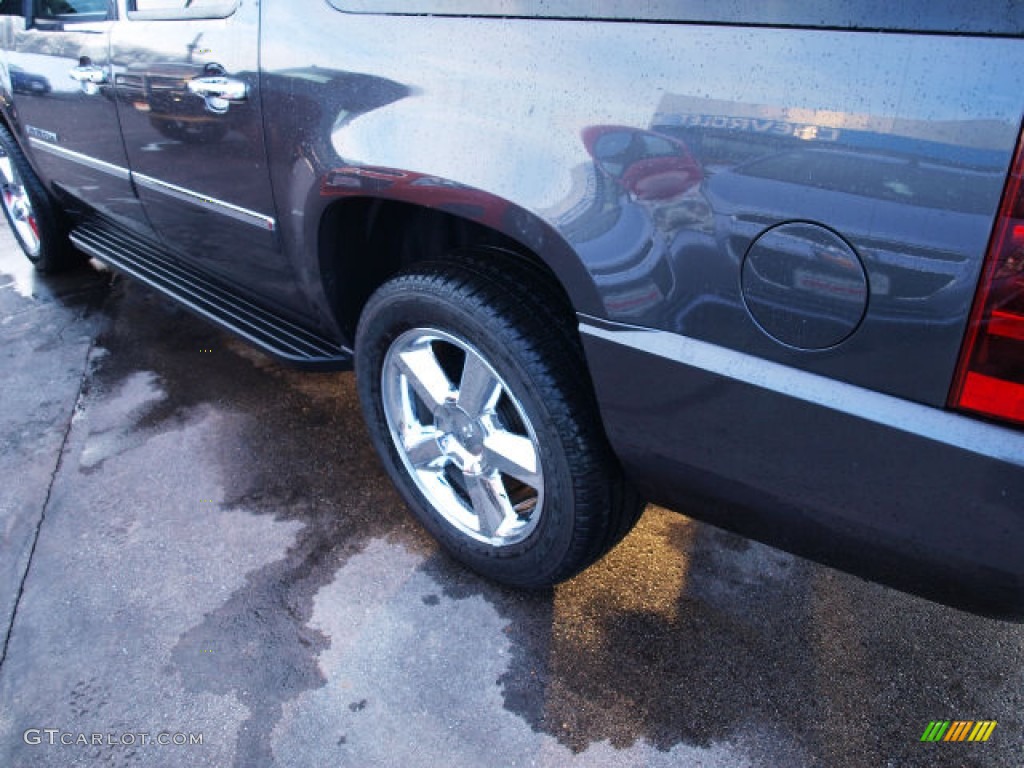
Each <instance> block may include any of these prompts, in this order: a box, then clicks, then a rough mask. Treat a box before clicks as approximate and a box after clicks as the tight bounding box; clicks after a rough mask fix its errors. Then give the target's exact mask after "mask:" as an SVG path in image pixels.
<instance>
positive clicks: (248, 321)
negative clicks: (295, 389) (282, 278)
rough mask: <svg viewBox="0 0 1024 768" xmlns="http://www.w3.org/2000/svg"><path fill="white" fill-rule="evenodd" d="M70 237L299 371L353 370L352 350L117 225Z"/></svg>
mask: <svg viewBox="0 0 1024 768" xmlns="http://www.w3.org/2000/svg"><path fill="white" fill-rule="evenodd" d="M70 237H71V242H72V243H74V244H75V246H77V247H78V248H79V249H80V250H82V251H84V252H85V253H87V254H88V255H89V256H92V257H94V258H96V259H99V260H100V261H102V262H103V263H105V264H109V265H110V266H112V267H114V268H116V269H118V270H120V271H122V272H125V273H127V274H130V275H132V276H133V277H136V278H138V279H139V280H141V281H142V282H144V283H146V284H147V285H150V286H152V287H153V288H156V289H157V290H158V291H160V292H162V293H164V294H166V295H168V296H170V297H171V298H174V299H176V300H178V301H179V302H181V303H182V304H183V305H185V307H187V308H188V309H190V310H192V311H193V312H195V313H196V314H198V315H201V316H202V317H205V318H208V319H210V320H213V321H214V322H215V323H217V324H218V325H220V326H222V327H224V328H225V329H227V330H229V331H231V332H232V333H235V334H236V335H238V336H241V337H242V338H244V339H246V340H247V341H249V342H251V343H253V344H255V345H256V346H257V347H259V348H260V349H262V350H263V351H265V352H267V353H268V354H270V355H273V356H274V357H277V358H279V359H281V360H284V361H286V362H289V363H292V364H293V365H297V366H300V367H303V368H318V369H325V370H332V369H333V370H341V369H347V368H350V367H351V363H352V353H351V351H350V350H348V349H346V348H345V347H342V346H341V345H339V344H337V343H335V342H332V341H330V340H329V339H325V338H324V337H323V336H320V335H318V334H316V333H314V332H312V331H310V330H309V329H307V328H303V327H301V326H299V325H296V324H295V323H293V322H291V321H289V320H286V319H285V318H283V317H280V316H278V315H276V314H274V313H273V312H271V311H268V310H267V309H265V308H263V307H260V306H257V305H256V304H254V303H252V302H251V301H248V300H247V299H244V298H242V297H240V296H237V295H235V294H234V293H232V292H231V291H230V290H228V289H227V288H225V287H224V286H222V285H219V284H218V283H216V282H214V281H212V280H211V279H210V278H208V277H207V276H205V275H203V274H202V273H201V272H199V271H198V270H196V269H193V268H192V267H189V266H187V265H184V264H181V263H180V262H177V261H176V260H174V259H173V258H172V257H170V256H167V255H166V254H165V253H163V252H162V251H161V250H160V249H159V248H157V247H155V246H154V245H152V244H151V243H148V242H146V241H145V240H143V239H141V238H140V237H138V236H137V235H134V234H132V233H131V232H127V231H126V230H124V229H122V228H121V227H119V226H117V225H115V224H112V223H110V222H107V221H105V220H103V219H99V218H91V219H88V220H86V221H84V222H82V223H81V224H79V225H78V226H76V227H75V228H74V229H72V230H71V234H70Z"/></svg>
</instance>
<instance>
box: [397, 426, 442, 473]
mask: <svg viewBox="0 0 1024 768" xmlns="http://www.w3.org/2000/svg"><path fill="white" fill-rule="evenodd" d="M440 434H441V433H440V432H438V431H437V430H436V429H423V430H415V431H414V430H410V431H409V432H408V433H407V434H406V436H405V439H404V441H403V442H404V444H405V452H406V455H407V456H408V457H409V463H410V464H412V465H413V467H415V468H416V469H427V468H428V467H430V466H431V465H433V464H435V463H436V464H438V465H442V464H443V462H438V459H440V458H441V457H442V456H443V455H444V453H443V451H442V450H441V446H440V445H438V442H437V438H438V437H439V436H440Z"/></svg>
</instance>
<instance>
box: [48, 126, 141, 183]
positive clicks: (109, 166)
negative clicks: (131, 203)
mask: <svg viewBox="0 0 1024 768" xmlns="http://www.w3.org/2000/svg"><path fill="white" fill-rule="evenodd" d="M28 143H29V144H30V145H31V146H32V147H33V148H34V149H41V150H42V151H43V152H48V153H49V154H51V155H56V156H57V157H62V158H64V159H65V160H72V161H74V162H76V163H79V164H80V165H84V166H87V167H89V168H92V169H93V170H96V171H103V172H104V173H109V174H110V175H111V176H116V177H117V178H119V179H124V180H125V181H128V180H129V179H130V178H131V172H130V171H129V170H128V169H127V168H122V167H121V166H120V165H114V164H113V163H107V162H104V161H103V160H97V159H96V158H95V157H89V156H88V155H83V154H80V153H78V152H72V151H71V150H70V149H66V148H64V147H59V146H57V145H56V144H50V143H49V142H46V141H42V140H40V139H37V138H36V137H35V136H29V137H28Z"/></svg>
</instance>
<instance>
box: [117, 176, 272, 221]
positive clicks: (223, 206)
mask: <svg viewBox="0 0 1024 768" xmlns="http://www.w3.org/2000/svg"><path fill="white" fill-rule="evenodd" d="M132 179H134V181H135V183H136V184H138V185H139V186H141V187H145V188H146V189H151V190H153V191H154V192H162V193H163V194H165V195H168V196H170V197H173V198H175V199H176V200H181V201H183V202H186V203H192V204H193V205H198V206H199V207H200V208H205V209H207V210H209V211H215V212H217V213H220V214H223V215H224V216H229V217H231V218H232V219H236V220H237V221H241V222H244V223H246V224H251V225H253V226H255V227H259V228H260V229H263V230H266V231H267V232H273V231H274V230H275V229H277V222H276V221H275V220H274V219H273V217H271V216H264V215H263V214H262V213H257V212H256V211H250V210H249V209H248V208H242V207H241V206H238V205H232V204H231V203H225V202H224V201H223V200H217V199H216V198H213V197H208V196H206V195H203V194H200V193H199V192H193V191H192V190H190V189H185V188H184V187H179V186H177V185H175V184H168V183H167V182H166V181H160V179H154V178H153V177H152V176H144V175H143V174H141V173H132Z"/></svg>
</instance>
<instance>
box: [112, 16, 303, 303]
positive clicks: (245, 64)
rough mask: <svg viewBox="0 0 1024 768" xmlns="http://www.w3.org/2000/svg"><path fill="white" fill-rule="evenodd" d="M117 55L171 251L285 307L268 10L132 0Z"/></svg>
mask: <svg viewBox="0 0 1024 768" xmlns="http://www.w3.org/2000/svg"><path fill="white" fill-rule="evenodd" d="M125 17H126V18H125V20H124V22H123V23H121V24H119V25H118V26H117V28H116V29H115V30H114V32H113V36H112V42H111V57H112V66H113V70H114V77H115V80H116V86H117V94H118V98H117V108H118V112H119V115H120V119H121V127H122V132H123V135H124V140H125V146H126V148H127V152H128V162H129V165H130V167H131V170H132V177H133V179H134V180H135V184H136V188H137V191H138V194H139V197H140V198H141V199H142V201H143V204H144V206H145V209H146V212H147V214H148V216H149V219H150V221H151V222H152V224H153V227H154V229H155V231H156V232H157V234H158V235H159V237H160V238H161V239H162V241H163V243H164V245H165V246H166V247H167V248H168V249H170V250H171V251H173V252H174V254H175V255H176V256H177V258H179V259H180V260H183V261H186V262H188V263H190V264H192V265H194V266H197V267H199V268H201V269H202V270H203V271H204V272H207V273H212V274H213V275H214V276H217V275H220V276H222V277H223V278H224V279H225V280H230V282H231V284H232V285H233V286H235V287H236V288H239V289H241V290H243V291H246V292H248V293H250V294H254V295H256V296H257V297H259V298H262V299H265V300H269V301H270V302H271V303H273V304H275V305H276V306H278V307H281V308H287V307H288V306H289V305H294V304H295V303H296V302H297V300H295V299H293V298H292V291H293V289H291V288H289V287H288V286H289V285H290V284H294V280H291V279H287V276H286V275H284V274H283V273H284V272H287V271H288V270H287V267H286V266H285V263H284V261H283V258H282V255H281V249H280V246H279V242H278V237H277V232H276V229H277V227H276V221H275V215H274V203H273V196H272V193H271V187H270V177H269V173H268V171H267V162H266V152H265V149H264V145H263V118H262V114H261V107H260V98H259V74H258V45H259V5H258V4H257V3H253V2H238V0H127V2H126V7H125Z"/></svg>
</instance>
